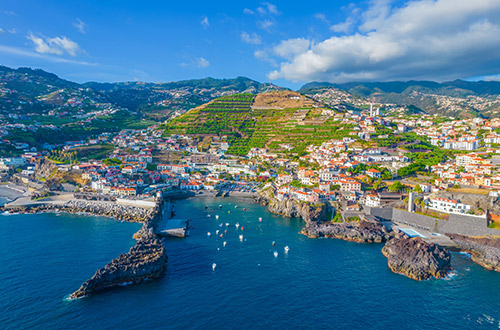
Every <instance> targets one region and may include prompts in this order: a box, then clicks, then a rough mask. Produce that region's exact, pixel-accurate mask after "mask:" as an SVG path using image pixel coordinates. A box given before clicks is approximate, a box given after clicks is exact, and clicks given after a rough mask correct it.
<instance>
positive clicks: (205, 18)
mask: <svg viewBox="0 0 500 330" xmlns="http://www.w3.org/2000/svg"><path fill="white" fill-rule="evenodd" d="M200 24H201V26H203V28H205V29H206V28H208V27H209V26H210V22H209V21H208V17H207V16H205V17H204V18H203V19H202V20H201V22H200Z"/></svg>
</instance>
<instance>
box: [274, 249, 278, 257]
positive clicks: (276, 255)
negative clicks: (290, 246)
mask: <svg viewBox="0 0 500 330" xmlns="http://www.w3.org/2000/svg"><path fill="white" fill-rule="evenodd" d="M273 254H274V257H275V258H278V251H276V250H275V251H274V252H273Z"/></svg>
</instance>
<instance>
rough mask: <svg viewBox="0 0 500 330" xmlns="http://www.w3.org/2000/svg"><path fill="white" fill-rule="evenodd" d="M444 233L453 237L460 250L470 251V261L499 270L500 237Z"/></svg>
mask: <svg viewBox="0 0 500 330" xmlns="http://www.w3.org/2000/svg"><path fill="white" fill-rule="evenodd" d="M446 235H447V236H449V237H450V238H451V239H453V241H454V242H455V243H457V244H458V246H459V247H460V249H461V250H464V251H466V252H468V253H470V255H471V259H472V261H474V262H475V263H477V264H479V265H481V266H483V267H484V268H486V269H490V270H496V271H500V238H494V237H470V236H464V235H458V234H446Z"/></svg>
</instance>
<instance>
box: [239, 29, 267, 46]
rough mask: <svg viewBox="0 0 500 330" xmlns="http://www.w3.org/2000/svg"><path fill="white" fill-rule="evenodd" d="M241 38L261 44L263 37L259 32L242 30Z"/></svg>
mask: <svg viewBox="0 0 500 330" xmlns="http://www.w3.org/2000/svg"><path fill="white" fill-rule="evenodd" d="M241 40H242V41H243V42H246V43H247V44H252V45H260V44H261V43H262V39H261V38H260V36H259V35H258V34H257V33H252V34H251V35H250V34H248V33H247V32H241Z"/></svg>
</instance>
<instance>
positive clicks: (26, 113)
mask: <svg viewBox="0 0 500 330" xmlns="http://www.w3.org/2000/svg"><path fill="white" fill-rule="evenodd" d="M268 90H282V88H280V87H277V86H274V85H271V84H261V83H259V82H257V81H254V80H251V79H248V78H245V77H238V78H235V79H214V78H205V79H196V80H185V81H179V82H169V83H144V82H123V83H95V82H89V83H84V84H78V83H75V82H71V81H68V80H64V79H61V78H59V77H58V76H57V75H55V74H52V73H49V72H45V71H43V70H39V69H37V70H33V69H30V68H18V69H12V68H8V67H5V66H0V120H3V121H4V122H5V123H6V124H7V125H8V127H9V129H8V130H7V131H6V132H4V133H3V136H4V138H5V139H6V140H8V141H9V142H12V143H16V142H28V143H29V144H30V145H34V146H36V145H41V144H43V143H57V142H60V141H68V140H84V139H86V138H88V137H89V136H96V135H98V134H100V133H102V132H114V131H119V130H122V129H141V128H145V127H148V126H151V125H154V124H156V123H158V122H162V121H164V120H166V119H168V118H170V117H171V116H174V115H175V116H177V115H180V114H182V113H184V112H186V111H187V110H189V109H191V108H194V107H197V106H199V105H202V104H204V103H206V102H209V101H211V100H213V99H215V98H218V97H221V96H224V95H232V94H236V93H258V92H262V91H268ZM10 125H11V126H12V127H10Z"/></svg>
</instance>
